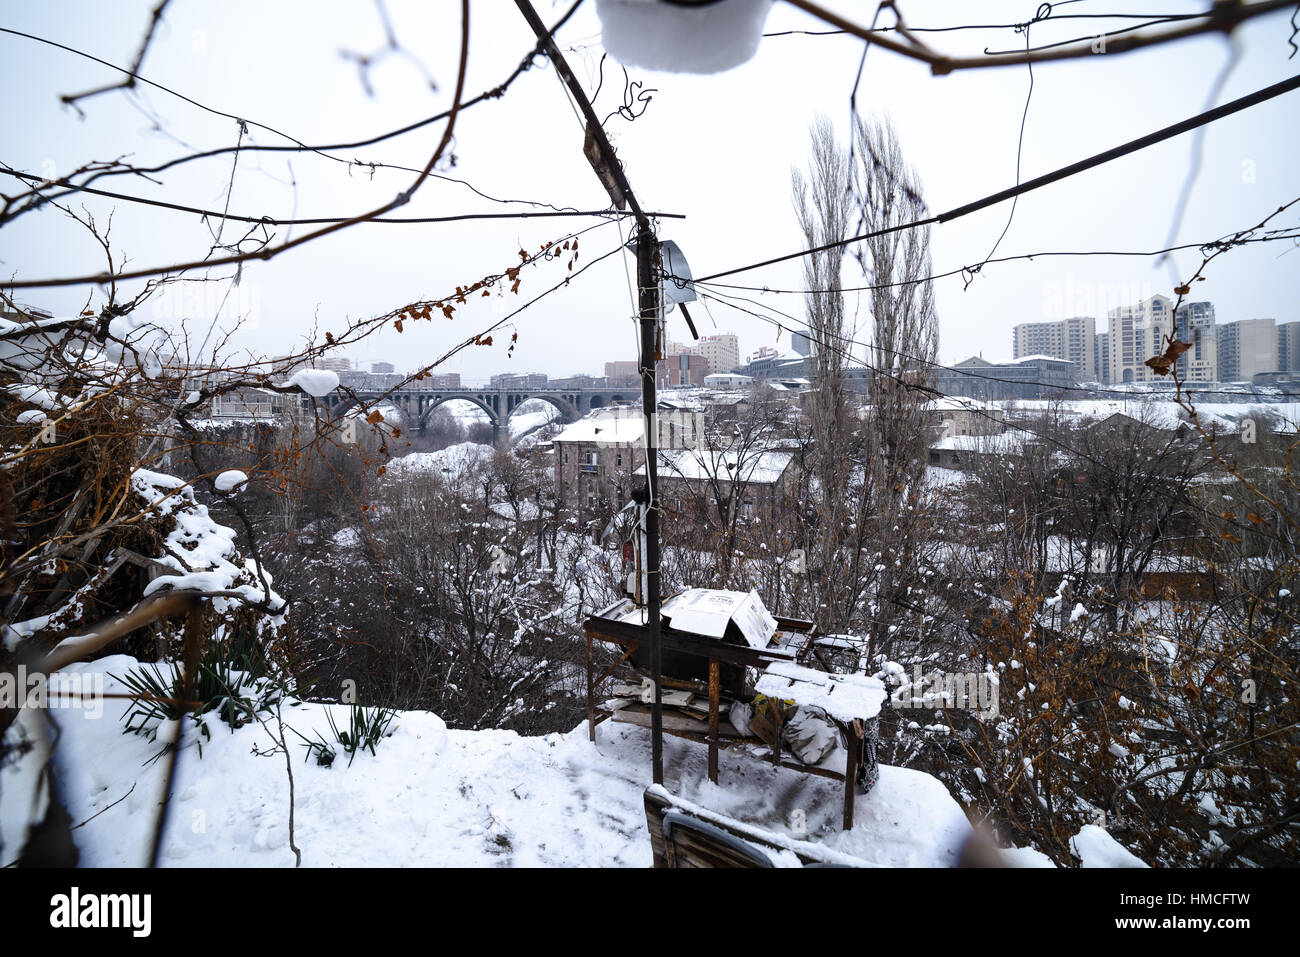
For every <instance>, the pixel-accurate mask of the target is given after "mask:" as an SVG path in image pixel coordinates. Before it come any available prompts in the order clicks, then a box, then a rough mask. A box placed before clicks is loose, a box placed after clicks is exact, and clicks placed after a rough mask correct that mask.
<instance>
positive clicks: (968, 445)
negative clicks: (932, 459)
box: [930, 429, 1038, 455]
mask: <svg viewBox="0 0 1300 957" xmlns="http://www.w3.org/2000/svg"><path fill="white" fill-rule="evenodd" d="M1037 438H1038V437H1037V436H1035V435H1034V434H1033V433H1032V432H1023V431H1021V430H1020V429H1010V430H1009V431H1006V432H1002V433H1001V434H999V435H948V436H945V437H944V438H942V439H940V440H939V441H937V442H935V443H934V444H933V445H931V446H930V448H932V449H938V450H940V451H952V452H983V453H986V454H990V455H1011V454H1014V453H1016V452H1019V451H1020V450H1021V449H1022V448H1024V447H1025V446H1026V445H1027V444H1029V443H1030V442H1034V441H1036V440H1037Z"/></svg>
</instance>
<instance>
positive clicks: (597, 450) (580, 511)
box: [552, 409, 645, 522]
mask: <svg viewBox="0 0 1300 957" xmlns="http://www.w3.org/2000/svg"><path fill="white" fill-rule="evenodd" d="M552 442H553V444H554V446H555V497H556V501H557V502H558V503H559V504H560V506H561V507H564V508H568V509H571V510H573V511H574V512H575V513H576V514H577V516H578V519H579V521H580V522H582V521H587V520H589V519H592V518H596V517H598V516H600V515H603V514H607V513H608V510H609V509H611V508H622V507H623V505H625V504H626V503H627V501H628V498H629V496H630V495H631V489H632V475H633V473H634V472H635V471H636V469H637V467H638V466H639V465H642V464H644V463H645V425H644V420H643V417H642V415H641V410H640V409H605V410H601V411H599V412H595V413H592V414H591V415H588V416H586V417H585V418H582V419H579V420H578V421H577V422H574V423H573V424H572V425H569V426H567V427H565V429H564V430H563V431H562V432H560V433H559V435H557V436H555V438H554V439H553V440H552Z"/></svg>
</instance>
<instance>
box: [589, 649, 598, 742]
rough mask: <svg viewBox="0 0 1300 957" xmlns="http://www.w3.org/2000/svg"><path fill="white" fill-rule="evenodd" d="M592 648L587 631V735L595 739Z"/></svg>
mask: <svg viewBox="0 0 1300 957" xmlns="http://www.w3.org/2000/svg"><path fill="white" fill-rule="evenodd" d="M593 652H594V649H593V648H592V645H591V632H587V735H588V737H590V738H591V740H592V741H595V740H596V683H595V681H594V680H593V676H594V672H595V670H596V665H595V662H594V661H593V660H592V655H593Z"/></svg>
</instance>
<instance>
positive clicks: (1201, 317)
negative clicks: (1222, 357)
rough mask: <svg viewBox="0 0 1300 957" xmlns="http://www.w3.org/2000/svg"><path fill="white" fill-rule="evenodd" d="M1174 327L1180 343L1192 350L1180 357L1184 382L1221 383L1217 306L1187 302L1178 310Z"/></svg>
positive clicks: (1179, 365) (1180, 370)
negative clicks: (1215, 312)
mask: <svg viewBox="0 0 1300 957" xmlns="http://www.w3.org/2000/svg"><path fill="white" fill-rule="evenodd" d="M1175 320H1176V321H1175V323H1174V324H1175V326H1176V327H1177V335H1178V338H1179V340H1180V341H1182V342H1190V343H1191V344H1192V347H1191V348H1190V349H1188V350H1187V351H1186V352H1184V353H1183V354H1182V355H1181V356H1179V357H1178V376H1179V378H1180V379H1181V380H1182V381H1184V382H1217V381H1218V380H1219V336H1218V327H1217V326H1216V325H1215V323H1214V303H1212V302H1185V303H1183V304H1182V305H1181V306H1179V307H1178V313H1177V315H1176V316H1175Z"/></svg>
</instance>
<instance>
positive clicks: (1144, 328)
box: [1107, 296, 1174, 382]
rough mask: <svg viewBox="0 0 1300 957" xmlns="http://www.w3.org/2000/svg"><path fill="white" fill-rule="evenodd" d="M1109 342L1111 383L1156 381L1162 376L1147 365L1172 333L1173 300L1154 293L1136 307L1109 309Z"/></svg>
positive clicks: (1160, 350)
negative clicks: (1166, 337)
mask: <svg viewBox="0 0 1300 957" xmlns="http://www.w3.org/2000/svg"><path fill="white" fill-rule="evenodd" d="M1108 319H1109V321H1110V331H1109V333H1108V337H1109V341H1108V342H1107V346H1108V348H1109V350H1110V381H1111V382H1156V381H1159V380H1161V379H1162V378H1163V376H1160V375H1157V374H1156V372H1155V370H1153V369H1151V368H1149V367H1148V366H1147V365H1146V361H1147V360H1148V359H1150V358H1151V357H1152V356H1158V355H1160V354H1161V353H1163V352H1164V351H1165V336H1169V335H1172V334H1173V331H1174V314H1173V302H1172V301H1171V300H1170V299H1169V298H1168V297H1167V296H1152V297H1151V298H1150V299H1144V300H1142V301H1141V302H1139V303H1138V304H1137V305H1134V306H1119V307H1117V308H1115V309H1112V310H1110V313H1109V314H1108Z"/></svg>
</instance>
